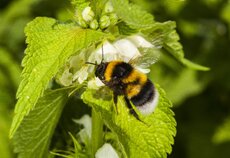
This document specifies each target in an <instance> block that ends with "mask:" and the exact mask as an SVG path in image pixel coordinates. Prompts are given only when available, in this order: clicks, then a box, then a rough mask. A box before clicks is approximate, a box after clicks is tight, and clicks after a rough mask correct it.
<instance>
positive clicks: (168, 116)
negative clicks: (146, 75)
mask: <svg viewBox="0 0 230 158" xmlns="http://www.w3.org/2000/svg"><path fill="white" fill-rule="evenodd" d="M156 88H157V90H158V92H159V94H160V98H159V103H158V106H157V108H156V109H155V111H154V113H152V114H151V115H150V116H147V117H144V116H143V117H142V116H141V119H142V120H143V121H144V122H145V123H146V124H144V123H142V122H140V121H138V120H137V119H135V117H133V116H132V115H130V114H129V111H128V109H127V107H126V105H125V102H124V100H123V97H119V98H118V105H117V110H118V114H116V112H115V111H114V110H113V102H112V101H111V100H103V98H102V97H103V94H99V92H97V91H93V90H87V91H85V92H84V93H83V95H82V99H83V101H84V102H85V103H87V104H89V105H91V106H92V108H94V109H95V111H97V112H98V113H99V114H100V115H101V117H102V119H103V120H104V122H105V124H106V125H107V126H108V127H109V128H110V129H111V130H112V132H114V133H115V134H116V135H117V137H118V140H119V142H120V144H121V146H122V148H123V149H124V153H123V154H124V157H145V158H153V157H167V153H171V151H172V147H171V144H173V143H174V139H173V137H174V136H175V134H176V128H175V126H176V121H175V119H174V117H173V115H174V113H173V112H172V111H171V109H170V108H171V107H172V104H171V103H170V101H169V100H168V99H167V98H166V97H165V92H164V91H163V90H162V89H161V88H160V87H159V86H158V85H156Z"/></svg>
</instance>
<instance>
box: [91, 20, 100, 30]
mask: <svg viewBox="0 0 230 158" xmlns="http://www.w3.org/2000/svg"><path fill="white" fill-rule="evenodd" d="M89 26H90V28H91V29H94V30H96V29H97V28H98V22H97V20H96V19H94V20H93V21H91V22H90V24H89Z"/></svg>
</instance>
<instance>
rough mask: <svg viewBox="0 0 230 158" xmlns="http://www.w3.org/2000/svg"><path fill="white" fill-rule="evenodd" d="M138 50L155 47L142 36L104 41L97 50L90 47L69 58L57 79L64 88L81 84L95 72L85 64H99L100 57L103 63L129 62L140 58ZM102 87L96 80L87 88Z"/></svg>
mask: <svg viewBox="0 0 230 158" xmlns="http://www.w3.org/2000/svg"><path fill="white" fill-rule="evenodd" d="M140 48H141V49H143V48H147V49H148V48H155V47H154V46H153V45H152V44H151V43H150V42H148V41H147V40H145V39H144V38H143V37H142V36H140V35H132V36H129V37H127V38H123V39H118V40H116V41H114V42H109V41H105V42H104V43H103V44H102V46H100V47H98V48H97V49H95V48H94V47H90V48H89V49H87V50H83V51H82V52H81V53H80V54H78V55H76V56H73V57H71V58H70V60H69V63H68V64H67V66H66V67H67V68H65V71H63V72H62V76H61V77H60V78H59V80H60V83H61V84H62V85H64V86H69V85H71V84H73V83H74V82H75V81H77V82H78V83H80V84H82V83H83V82H84V81H85V80H87V79H88V78H89V76H94V72H95V66H94V65H92V64H86V62H91V63H96V64H100V63H101V62H102V56H103V57H104V59H103V62H110V61H113V60H122V61H125V62H129V61H130V60H132V59H135V58H139V57H141V56H142V54H143V52H140V51H139V50H140ZM102 52H103V53H102ZM156 53H158V52H156ZM143 65H144V64H143ZM135 68H137V69H138V70H140V71H141V72H143V73H148V72H149V71H150V70H149V69H148V68H146V66H145V67H143V66H141V65H139V66H138V65H135ZM70 70H71V71H70ZM71 78H72V80H71ZM102 85H103V83H102V82H100V80H99V79H96V78H95V79H93V80H92V81H90V82H88V87H89V88H92V87H94V86H95V88H93V89H97V88H98V87H100V86H102Z"/></svg>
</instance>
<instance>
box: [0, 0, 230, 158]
mask: <svg viewBox="0 0 230 158" xmlns="http://www.w3.org/2000/svg"><path fill="white" fill-rule="evenodd" d="M132 1H133V2H134V3H137V4H139V6H141V7H142V8H144V9H145V10H147V11H148V12H150V13H152V14H153V15H154V17H155V20H156V21H159V22H164V21H167V20H172V21H176V23H177V32H178V33H179V35H180V38H181V39H180V42H181V43H182V45H183V47H184V52H185V57H186V58H187V59H189V60H191V61H193V62H196V63H198V64H201V65H204V66H208V67H210V68H211V70H210V71H208V72H202V71H194V70H192V69H188V68H186V67H183V66H182V65H180V64H179V63H178V62H177V61H175V60H174V59H172V58H170V57H167V56H162V57H161V60H160V61H159V62H158V63H157V64H155V65H153V66H152V71H151V74H150V78H151V79H152V80H153V81H154V82H156V83H158V84H160V85H161V87H163V88H164V89H165V91H166V93H167V96H168V97H169V98H170V100H171V101H172V102H173V105H174V108H173V111H174V112H175V118H176V120H177V135H176V138H175V144H174V145H173V152H172V154H171V155H169V157H170V158H217V157H218V158H229V157H230V32H229V28H230V0H132ZM71 11H72V8H71V6H70V2H69V1H68V0H65V1H64V0H0V153H1V154H0V157H1V158H12V157H16V156H15V155H14V154H13V145H12V143H11V142H10V141H9V140H8V131H9V128H10V123H11V120H12V116H13V109H14V105H15V102H16V99H15V93H16V90H17V87H18V85H19V82H20V78H19V76H20V72H21V70H22V67H21V66H20V63H21V60H22V58H23V56H24V50H25V47H26V44H25V35H24V27H25V26H26V24H27V23H28V22H29V21H31V20H32V19H34V18H35V17H37V16H47V17H54V18H57V19H59V20H63V21H64V20H67V19H71V18H72V13H71ZM77 102H79V100H78V101H77ZM68 104H71V105H70V106H69V110H68V109H67V110H65V111H64V113H68V112H70V111H71V112H72V113H71V115H69V117H72V116H73V115H76V113H73V111H74V110H72V107H74V104H75V102H74V101H73V100H72V101H70V102H69V103H68ZM78 104H79V103H78ZM80 104H83V103H80ZM83 110H87V108H86V109H83ZM67 120H68V119H67ZM62 122H65V120H64V121H62ZM59 127H60V125H59ZM65 130H66V129H65ZM63 139H64V138H63ZM60 143H62V141H59V144H60Z"/></svg>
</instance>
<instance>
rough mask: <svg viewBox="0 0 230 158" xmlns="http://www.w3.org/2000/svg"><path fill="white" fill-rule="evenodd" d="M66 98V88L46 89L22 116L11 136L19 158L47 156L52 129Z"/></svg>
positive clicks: (41, 157)
mask: <svg viewBox="0 0 230 158" xmlns="http://www.w3.org/2000/svg"><path fill="white" fill-rule="evenodd" d="M67 99H68V90H67V89H61V90H54V91H46V92H45V93H44V96H43V97H41V98H40V99H39V100H38V102H37V104H36V106H35V108H34V109H33V110H32V111H31V112H30V113H29V115H27V116H26V117H24V119H23V121H22V123H21V125H20V126H19V128H18V130H17V132H16V133H15V135H14V137H13V142H14V145H15V148H14V149H15V152H16V153H18V156H19V158H31V157H36V158H43V157H47V154H48V149H49V144H50V141H51V138H52V135H53V132H54V129H55V127H56V125H57V122H58V120H59V117H60V115H61V112H62V109H63V107H64V105H65V103H66V101H67Z"/></svg>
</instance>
